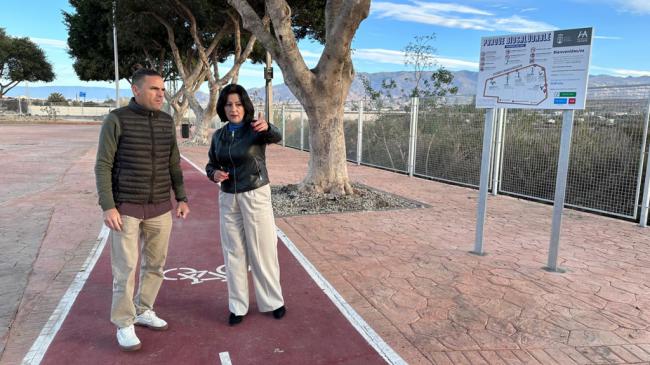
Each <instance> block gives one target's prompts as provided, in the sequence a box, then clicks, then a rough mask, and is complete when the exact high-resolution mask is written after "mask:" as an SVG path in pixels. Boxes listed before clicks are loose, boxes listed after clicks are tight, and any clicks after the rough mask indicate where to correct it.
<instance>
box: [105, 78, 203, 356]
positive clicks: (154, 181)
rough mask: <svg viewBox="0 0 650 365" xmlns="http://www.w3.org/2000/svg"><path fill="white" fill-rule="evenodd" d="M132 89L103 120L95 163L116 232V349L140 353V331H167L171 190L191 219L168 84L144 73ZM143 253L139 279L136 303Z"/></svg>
mask: <svg viewBox="0 0 650 365" xmlns="http://www.w3.org/2000/svg"><path fill="white" fill-rule="evenodd" d="M132 83H133V84H132V86H131V90H132V91H133V95H134V97H133V98H131V101H130V102H129V105H128V106H127V107H123V108H119V109H115V110H113V111H112V112H111V113H109V114H108V115H107V116H106V118H105V119H104V123H103V125H102V128H101V132H100V135H99V147H98V149H97V161H96V163H95V176H96V182H97V192H98V194H99V204H100V205H101V207H102V210H103V211H104V223H105V224H106V225H107V226H108V227H109V228H110V229H111V230H112V231H111V236H112V240H111V267H112V271H113V301H112V305H111V322H113V323H114V324H115V325H116V326H117V342H118V344H119V346H120V348H121V349H122V350H124V351H135V350H138V349H140V347H141V343H140V340H139V339H138V337H137V336H136V334H135V328H134V326H133V325H134V324H135V325H140V326H145V327H148V328H150V329H154V330H166V329H167V322H165V321H164V320H163V319H161V318H159V317H158V316H157V315H156V313H155V312H154V311H153V304H154V301H155V300H156V296H157V295H158V290H159V289H160V285H161V284H162V281H163V267H164V265H165V259H166V258H167V246H168V243H169V235H170V233H171V226H172V217H171V210H172V208H173V207H172V203H171V195H170V189H173V190H174V195H175V197H176V200H177V201H178V205H177V208H176V216H177V217H182V218H183V219H185V218H186V217H187V215H188V214H189V213H190V209H189V206H188V205H187V196H186V195H185V189H184V187H183V172H182V171H181V167H180V153H179V151H178V146H177V144H176V129H175V127H174V122H173V120H172V117H171V116H170V115H169V114H167V113H164V112H161V111H160V109H161V108H162V104H163V98H164V92H165V84H164V82H163V79H162V77H160V75H159V74H158V73H156V72H155V71H153V70H149V69H139V70H138V71H136V72H135V73H134V75H133V79H132ZM140 236H142V237H143V241H144V242H143V244H142V247H141V248H140V247H139V238H140ZM139 254H141V255H142V263H141V265H140V280H139V286H138V291H137V294H136V295H135V298H133V291H134V285H135V271H136V267H137V264H138V256H139Z"/></svg>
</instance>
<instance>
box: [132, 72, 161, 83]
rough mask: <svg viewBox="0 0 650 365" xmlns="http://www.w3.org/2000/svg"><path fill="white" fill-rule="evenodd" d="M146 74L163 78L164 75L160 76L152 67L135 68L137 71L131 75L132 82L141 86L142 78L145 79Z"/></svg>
mask: <svg viewBox="0 0 650 365" xmlns="http://www.w3.org/2000/svg"><path fill="white" fill-rule="evenodd" d="M145 76H158V77H160V78H162V76H160V74H159V73H158V72H157V71H156V70H152V69H150V68H140V69H137V70H135V72H134V73H133V76H132V77H131V82H132V83H133V84H134V85H138V86H141V85H142V80H144V78H145Z"/></svg>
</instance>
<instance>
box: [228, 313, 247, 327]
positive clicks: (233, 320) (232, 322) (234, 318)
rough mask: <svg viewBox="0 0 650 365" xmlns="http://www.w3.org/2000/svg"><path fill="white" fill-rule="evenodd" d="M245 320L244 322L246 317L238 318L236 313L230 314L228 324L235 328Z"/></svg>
mask: <svg viewBox="0 0 650 365" xmlns="http://www.w3.org/2000/svg"><path fill="white" fill-rule="evenodd" d="M243 320H244V316H238V315H235V314H234V313H230V317H228V324H229V325H231V326H234V325H236V324H239V323H241V321H243Z"/></svg>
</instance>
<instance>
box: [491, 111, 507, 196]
mask: <svg viewBox="0 0 650 365" xmlns="http://www.w3.org/2000/svg"><path fill="white" fill-rule="evenodd" d="M506 111H507V109H505V108H501V109H499V113H498V114H497V115H498V117H497V123H496V138H495V142H494V152H493V156H492V195H495V196H496V195H497V194H499V178H500V177H501V156H502V154H503V125H504V124H505V118H506Z"/></svg>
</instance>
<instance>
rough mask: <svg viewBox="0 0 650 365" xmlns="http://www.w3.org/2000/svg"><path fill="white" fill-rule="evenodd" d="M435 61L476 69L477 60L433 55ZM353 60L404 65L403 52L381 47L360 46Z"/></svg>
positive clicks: (440, 64)
mask: <svg viewBox="0 0 650 365" xmlns="http://www.w3.org/2000/svg"><path fill="white" fill-rule="evenodd" d="M434 57H435V60H436V63H437V64H438V65H439V66H442V67H445V68H447V69H450V70H459V69H468V68H469V69H478V62H471V61H465V60H459V59H455V58H449V57H441V56H435V55H434ZM352 58H353V59H354V60H368V61H373V62H377V63H388V64H393V65H400V66H404V52H402V51H395V50H391V49H381V48H362V49H355V50H354V52H353V53H352Z"/></svg>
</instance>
